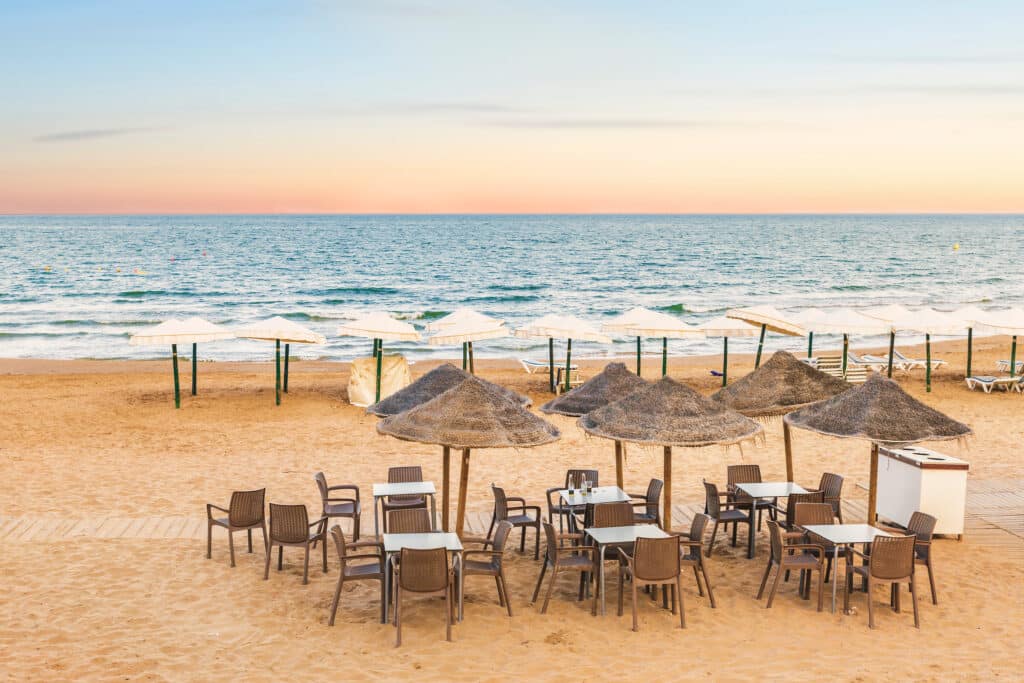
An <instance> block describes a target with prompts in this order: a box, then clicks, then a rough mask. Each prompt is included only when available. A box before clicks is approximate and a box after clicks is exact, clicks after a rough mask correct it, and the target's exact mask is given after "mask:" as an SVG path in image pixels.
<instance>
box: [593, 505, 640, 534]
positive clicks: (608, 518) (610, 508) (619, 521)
mask: <svg viewBox="0 0 1024 683" xmlns="http://www.w3.org/2000/svg"><path fill="white" fill-rule="evenodd" d="M633 524H634V522H633V506H632V505H630V504H629V503H599V504H597V505H595V506H594V512H593V521H592V522H591V526H592V527H595V528H598V529H600V528H603V527H610V526H632V525H633Z"/></svg>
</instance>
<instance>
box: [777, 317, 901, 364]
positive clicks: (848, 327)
mask: <svg viewBox="0 0 1024 683" xmlns="http://www.w3.org/2000/svg"><path fill="white" fill-rule="evenodd" d="M797 319H798V320H799V321H800V323H801V324H802V325H803V327H804V329H806V330H807V336H808V338H809V340H811V341H808V343H807V348H808V354H807V355H808V356H810V355H811V354H810V349H811V348H812V346H811V345H812V343H813V338H814V337H813V335H814V333H815V332H820V333H822V334H841V335H843V377H845V376H846V365H847V361H848V357H847V354H848V353H849V351H850V335H851V334H858V335H874V334H886V333H889V332H892V324H891V323H888V322H886V321H884V320H879V319H878V318H870V317H868V316H866V315H864V314H863V313H860V312H859V311H856V310H853V309H851V308H828V309H825V310H822V309H817V308H814V309H810V310H809V311H802V312H801V313H799V314H797Z"/></svg>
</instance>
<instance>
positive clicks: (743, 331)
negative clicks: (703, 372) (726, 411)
mask: <svg viewBox="0 0 1024 683" xmlns="http://www.w3.org/2000/svg"><path fill="white" fill-rule="evenodd" d="M697 329H698V330H700V331H701V332H703V333H704V336H706V337H721V338H722V386H723V387H724V386H725V385H726V384H728V383H729V337H756V336H757V328H756V327H754V326H753V325H748V324H747V323H745V322H743V321H742V320H733V319H732V318H726V317H725V316H720V317H718V318H712V319H711V320H708V321H707V322H703V323H701V324H700V325H697ZM762 336H763V335H762Z"/></svg>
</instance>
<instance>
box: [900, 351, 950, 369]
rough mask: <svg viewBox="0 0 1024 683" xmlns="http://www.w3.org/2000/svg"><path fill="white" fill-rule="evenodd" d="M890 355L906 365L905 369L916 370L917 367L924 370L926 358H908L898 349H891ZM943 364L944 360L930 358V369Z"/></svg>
mask: <svg viewBox="0 0 1024 683" xmlns="http://www.w3.org/2000/svg"><path fill="white" fill-rule="evenodd" d="M892 357H893V359H894V360H898V361H900V362H901V363H903V365H904V366H906V369H907V370H908V371H910V370H917V369H921V370H924V369H925V367H926V366H927V365H928V361H927V360H926V359H924V358H908V357H906V356H904V355H903V354H902V353H900V352H899V351H893V352H892ZM886 360H888V358H886ZM945 364H946V361H944V360H939V359H938V358H932V370H936V369H938V368H941V367H942V366H943V365H945Z"/></svg>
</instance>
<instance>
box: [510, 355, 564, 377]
mask: <svg viewBox="0 0 1024 683" xmlns="http://www.w3.org/2000/svg"><path fill="white" fill-rule="evenodd" d="M519 362H520V364H522V366H523V369H524V370H526V372H527V374H530V375H532V374H533V373H535V372H538V371H541V370H543V371H547V370H548V369H549V368H550V367H551V365H550V364H549V363H548V362H547V361H546V360H533V359H531V358H520V359H519ZM555 367H556V368H562V369H564V368H565V360H564V359H563V360H562V362H561V364H559V362H558V361H557V360H556V361H555ZM569 367H570V368H571V369H572V371H573V372H576V371H577V370H579V366H578V365H576V364H575V363H573V364H572V365H570V366H569Z"/></svg>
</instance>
